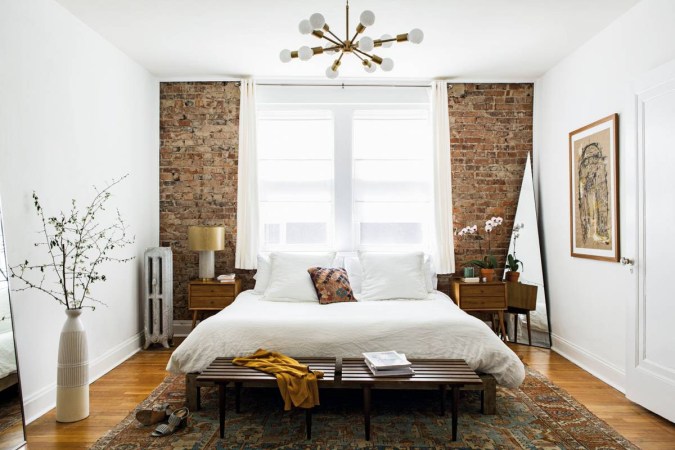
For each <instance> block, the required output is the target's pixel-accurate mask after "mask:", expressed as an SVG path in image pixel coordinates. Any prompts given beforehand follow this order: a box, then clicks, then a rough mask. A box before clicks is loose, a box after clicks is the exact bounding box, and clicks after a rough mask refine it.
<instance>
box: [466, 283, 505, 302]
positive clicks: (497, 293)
mask: <svg viewBox="0 0 675 450" xmlns="http://www.w3.org/2000/svg"><path fill="white" fill-rule="evenodd" d="M465 296H469V297H504V285H503V284H492V285H490V284H477V285H476V286H470V285H466V284H465V285H462V286H461V297H462V300H464V297H465Z"/></svg>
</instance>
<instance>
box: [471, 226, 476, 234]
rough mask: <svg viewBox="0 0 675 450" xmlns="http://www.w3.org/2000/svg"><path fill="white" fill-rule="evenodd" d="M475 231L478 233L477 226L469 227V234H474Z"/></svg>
mask: <svg viewBox="0 0 675 450" xmlns="http://www.w3.org/2000/svg"><path fill="white" fill-rule="evenodd" d="M476 231H478V225H474V226H472V227H471V233H475V232H476Z"/></svg>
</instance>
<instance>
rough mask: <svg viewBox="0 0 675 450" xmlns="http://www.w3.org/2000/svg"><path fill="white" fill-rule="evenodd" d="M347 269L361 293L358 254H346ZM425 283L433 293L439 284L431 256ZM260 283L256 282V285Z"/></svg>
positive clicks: (351, 280) (360, 272)
mask: <svg viewBox="0 0 675 450" xmlns="http://www.w3.org/2000/svg"><path fill="white" fill-rule="evenodd" d="M344 265H345V269H346V270H347V276H348V277H349V284H350V285H351V287H352V291H353V292H354V294H360V293H361V283H362V280H363V268H362V267H361V261H359V258H358V257H356V256H345V259H344ZM424 283H425V285H426V287H427V292H429V293H431V292H434V291H435V290H436V286H437V285H438V278H437V277H436V272H435V271H434V268H433V263H432V261H431V258H430V257H429V256H425V257H424ZM257 286H258V285H257V284H256V287H257Z"/></svg>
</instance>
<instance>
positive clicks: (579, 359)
mask: <svg viewBox="0 0 675 450" xmlns="http://www.w3.org/2000/svg"><path fill="white" fill-rule="evenodd" d="M551 338H552V340H553V345H552V346H551V350H553V351H554V352H556V353H558V354H560V355H561V356H563V357H565V358H567V359H568V360H570V361H571V362H573V363H574V364H576V365H577V366H579V367H581V368H582V369H584V370H585V371H586V372H588V373H590V374H591V375H593V376H594V377H596V378H598V379H600V380H601V381H603V382H605V383H607V384H608V385H610V386H612V387H613V388H614V389H616V390H617V391H619V392H621V393H623V394H625V393H626V389H625V385H626V372H625V371H624V370H623V369H621V368H619V367H617V366H615V365H613V364H611V363H609V362H607V361H605V360H604V359H602V358H600V357H599V356H597V355H594V354H593V353H590V352H589V351H587V350H584V349H583V348H581V347H579V346H578V345H576V344H573V343H572V342H570V341H568V340H567V339H564V338H562V337H560V336H558V335H556V334H555V333H552V334H551Z"/></svg>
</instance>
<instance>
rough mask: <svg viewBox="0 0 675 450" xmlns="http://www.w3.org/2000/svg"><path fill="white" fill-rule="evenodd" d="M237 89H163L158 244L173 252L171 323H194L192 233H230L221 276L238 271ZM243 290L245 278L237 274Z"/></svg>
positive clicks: (248, 278)
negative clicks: (196, 229)
mask: <svg viewBox="0 0 675 450" xmlns="http://www.w3.org/2000/svg"><path fill="white" fill-rule="evenodd" d="M238 143H239V87H238V86H236V85H235V84H234V83H232V82H227V83H226V82H213V83H211V82H209V83H161V84H160V145H161V148H160V162H159V171H160V172H159V180H160V188H159V198H160V207H159V208H160V212H159V214H160V219H159V226H160V232H159V238H160V242H161V245H162V246H170V247H171V249H172V250H173V255H174V256H173V273H174V318H175V319H188V318H190V315H189V312H188V310H187V284H188V281H189V280H190V279H192V278H196V277H197V275H198V273H199V255H198V253H197V252H194V251H191V250H189V249H188V247H187V229H188V226H190V225H209V226H224V227H225V242H226V248H225V250H224V251H221V252H216V273H217V274H219V273H229V272H233V271H234V251H235V244H236V227H237V147H238ZM237 273H239V275H240V276H241V277H242V278H243V285H242V288H243V289H249V288H252V287H253V280H252V275H253V273H251V272H248V271H237Z"/></svg>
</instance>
